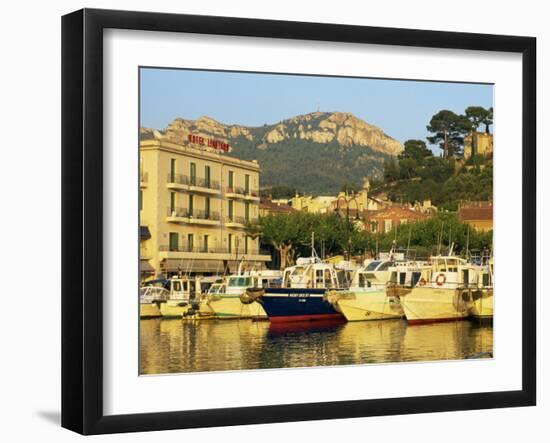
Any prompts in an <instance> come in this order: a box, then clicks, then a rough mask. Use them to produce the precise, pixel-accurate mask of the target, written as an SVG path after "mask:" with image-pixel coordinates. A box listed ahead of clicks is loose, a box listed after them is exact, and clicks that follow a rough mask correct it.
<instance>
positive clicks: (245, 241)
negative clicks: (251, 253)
mask: <svg viewBox="0 0 550 443" xmlns="http://www.w3.org/2000/svg"><path fill="white" fill-rule="evenodd" d="M244 253H245V254H248V237H245V238H244Z"/></svg>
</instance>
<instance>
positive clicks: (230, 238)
mask: <svg viewBox="0 0 550 443" xmlns="http://www.w3.org/2000/svg"><path fill="white" fill-rule="evenodd" d="M232 248H233V234H229V235H228V236H227V252H229V253H230V254H231V250H232Z"/></svg>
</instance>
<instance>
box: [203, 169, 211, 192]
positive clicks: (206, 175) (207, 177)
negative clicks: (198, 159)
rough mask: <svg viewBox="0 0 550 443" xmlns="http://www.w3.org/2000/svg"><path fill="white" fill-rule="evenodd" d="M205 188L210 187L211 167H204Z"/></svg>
mask: <svg viewBox="0 0 550 443" xmlns="http://www.w3.org/2000/svg"><path fill="white" fill-rule="evenodd" d="M204 186H205V187H206V188H209V187H210V166H208V165H206V166H205V167H204Z"/></svg>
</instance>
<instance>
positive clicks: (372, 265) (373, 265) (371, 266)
mask: <svg viewBox="0 0 550 443" xmlns="http://www.w3.org/2000/svg"><path fill="white" fill-rule="evenodd" d="M379 264H380V261H379V260H375V261H371V262H370V263H369V264H368V266H367V267H366V268H365V271H374V270H375V269H376V267H377V266H378V265H379Z"/></svg>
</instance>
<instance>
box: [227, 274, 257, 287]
mask: <svg viewBox="0 0 550 443" xmlns="http://www.w3.org/2000/svg"><path fill="white" fill-rule="evenodd" d="M227 286H228V287H231V288H233V287H235V286H240V287H242V286H244V287H247V288H248V287H250V286H252V279H251V278H250V277H231V278H230V279H229V281H228V282H227Z"/></svg>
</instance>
